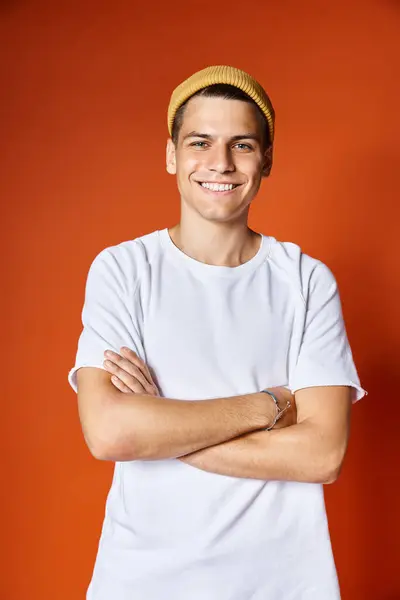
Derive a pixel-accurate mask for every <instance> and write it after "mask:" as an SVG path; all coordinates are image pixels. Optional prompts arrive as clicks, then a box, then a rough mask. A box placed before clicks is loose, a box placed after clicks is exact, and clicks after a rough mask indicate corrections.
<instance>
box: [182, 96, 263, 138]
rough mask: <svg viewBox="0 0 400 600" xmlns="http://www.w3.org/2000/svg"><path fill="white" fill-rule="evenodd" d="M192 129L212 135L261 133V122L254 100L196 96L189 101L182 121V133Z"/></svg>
mask: <svg viewBox="0 0 400 600" xmlns="http://www.w3.org/2000/svg"><path fill="white" fill-rule="evenodd" d="M191 130H195V131H201V132H203V133H209V134H212V135H217V134H219V135H224V134H226V135H234V134H238V133H241V132H243V131H246V132H254V133H260V130H261V123H260V119H258V118H257V108H256V107H255V106H254V105H253V103H252V102H244V101H243V100H226V99H224V98H207V97H203V96H196V97H194V98H191V99H190V100H189V101H188V103H187V105H186V108H185V112H184V117H183V122H182V133H184V132H186V131H191Z"/></svg>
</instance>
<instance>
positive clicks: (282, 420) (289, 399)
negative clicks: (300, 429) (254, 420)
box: [261, 386, 296, 431]
mask: <svg viewBox="0 0 400 600" xmlns="http://www.w3.org/2000/svg"><path fill="white" fill-rule="evenodd" d="M261 393H262V394H263V395H264V397H266V398H269V399H270V402H272V406H273V411H274V414H273V417H272V419H271V420H270V422H269V423H268V425H267V426H266V427H265V428H264V429H265V430H267V431H268V430H270V429H279V428H282V427H287V426H289V425H293V424H294V423H295V422H296V421H295V418H294V415H295V403H294V396H293V394H292V393H291V391H290V390H289V389H287V388H286V387H283V386H279V387H271V388H266V389H264V390H262V391H261Z"/></svg>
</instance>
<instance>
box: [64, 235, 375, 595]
mask: <svg viewBox="0 0 400 600" xmlns="http://www.w3.org/2000/svg"><path fill="white" fill-rule="evenodd" d="M82 321H83V331H82V333H81V336H80V338H79V344H78V351H77V356H76V362H75V367H74V368H73V369H72V370H71V371H70V372H69V382H70V384H71V386H72V387H73V389H74V390H75V391H76V390H77V387H76V371H77V369H79V368H80V367H83V366H91V367H98V368H100V369H102V368H103V360H104V356H103V353H104V351H105V350H106V349H107V348H110V349H112V350H114V351H116V352H120V348H121V346H128V347H130V348H132V349H133V350H134V351H135V352H136V353H137V354H138V355H139V356H140V357H141V358H142V359H143V360H144V361H145V362H146V363H147V364H148V365H149V367H150V368H151V369H153V372H154V374H155V378H156V382H157V384H158V387H159V390H160V393H161V395H162V396H164V397H167V398H176V399H185V400H188V401H190V400H198V399H206V398H216V397H226V396H235V395H239V394H246V393H253V392H257V391H259V390H261V389H264V388H267V387H272V386H279V385H287V386H289V388H290V389H291V390H292V391H293V392H294V391H296V390H298V389H300V388H304V387H310V386H321V385H348V386H351V387H352V391H353V402H355V401H357V400H359V399H360V398H362V396H363V395H364V394H365V393H366V392H365V391H364V390H363V389H362V388H361V387H360V382H359V378H358V375H357V371H356V368H355V365H354V362H353V358H352V353H351V350H350V347H349V343H348V339H347V335H346V330H345V325H344V322H343V317H342V309H341V303H340V298H339V293H338V288H337V284H336V280H335V278H334V275H333V274H332V272H331V271H330V270H329V268H328V267H327V266H326V265H325V264H324V263H322V262H321V261H319V260H317V259H315V258H312V257H310V256H308V255H307V254H304V253H302V251H301V249H300V247H299V246H298V245H296V244H293V243H290V242H279V241H277V240H276V239H275V238H274V237H272V236H266V235H263V236H262V243H261V246H260V249H259V251H258V252H257V254H256V255H255V256H254V257H253V258H252V259H251V260H249V261H248V262H246V263H244V264H242V265H240V266H237V267H225V266H215V265H207V264H205V263H202V262H199V261H196V260H195V259H193V258H191V257H189V256H187V255H186V254H184V253H183V252H182V251H181V250H179V249H178V248H177V247H176V246H175V245H174V244H173V242H172V240H171V238H170V235H169V232H168V229H163V230H159V231H154V232H152V233H149V234H146V235H144V236H142V237H139V238H136V239H134V240H129V241H125V242H122V243H120V244H118V245H115V246H112V247H109V248H106V249H104V250H103V251H101V252H100V253H99V254H98V255H97V256H96V257H95V259H94V260H93V262H92V264H91V266H90V269H89V273H88V278H87V283H86V294H85V303H84V307H83V312H82ZM265 435H268V432H265ZM338 598H340V593H339V586H338V581H337V575H336V569H335V564H334V559H333V555H332V549H331V543H330V537H329V531H328V525H327V519H326V511H325V504H324V496H323V486H322V485H319V484H313V483H299V482H284V481H274V480H270V481H262V480H258V479H244V478H235V477H228V476H224V475H217V474H215V473H208V472H206V471H202V470H200V469H197V468H195V467H192V466H190V465H187V464H185V463H183V462H181V461H179V460H177V459H168V460H154V461H140V460H137V461H130V462H117V463H116V464H115V470H114V477H113V481H112V484H111V489H110V491H109V494H108V498H107V503H106V512H105V518H104V523H103V528H102V532H101V537H100V542H99V548H98V553H97V559H96V562H95V567H94V572H93V576H92V579H91V582H90V585H89V589H88V592H87V599H88V600H267V599H268V600H337V599H338Z"/></svg>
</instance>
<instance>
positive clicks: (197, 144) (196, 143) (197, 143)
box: [190, 142, 207, 148]
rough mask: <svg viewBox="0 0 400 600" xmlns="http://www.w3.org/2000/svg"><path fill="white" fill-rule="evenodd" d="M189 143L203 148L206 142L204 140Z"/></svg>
mask: <svg viewBox="0 0 400 600" xmlns="http://www.w3.org/2000/svg"><path fill="white" fill-rule="evenodd" d="M199 144H203V145H199ZM190 145H191V146H194V147H196V148H204V146H206V145H207V144H206V142H192V143H191V144H190Z"/></svg>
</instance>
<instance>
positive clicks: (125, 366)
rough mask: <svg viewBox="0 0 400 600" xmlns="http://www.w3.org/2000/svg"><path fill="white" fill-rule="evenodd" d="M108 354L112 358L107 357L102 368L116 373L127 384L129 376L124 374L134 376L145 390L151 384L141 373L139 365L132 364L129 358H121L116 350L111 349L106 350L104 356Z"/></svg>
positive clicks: (128, 383)
mask: <svg viewBox="0 0 400 600" xmlns="http://www.w3.org/2000/svg"><path fill="white" fill-rule="evenodd" d="M109 355H111V356H112V358H111V359H110V358H108V359H107V360H106V361H104V363H103V364H104V368H105V369H106V370H107V371H109V372H110V373H113V374H115V375H117V376H118V377H119V378H120V379H122V381H124V383H126V384H127V385H130V378H129V377H128V378H127V377H126V375H128V376H132V377H134V378H135V379H136V380H137V381H139V382H140V383H141V385H142V386H143V388H144V389H145V390H147V389H148V388H150V387H151V384H149V382H148V380H147V378H146V377H145V376H144V375H143V373H142V371H141V370H140V369H139V367H137V366H136V365H135V364H133V363H132V362H131V361H130V360H128V359H127V358H123V357H122V356H120V355H119V354H117V353H116V352H112V351H107V354H106V356H109ZM135 385H136V384H135Z"/></svg>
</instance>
